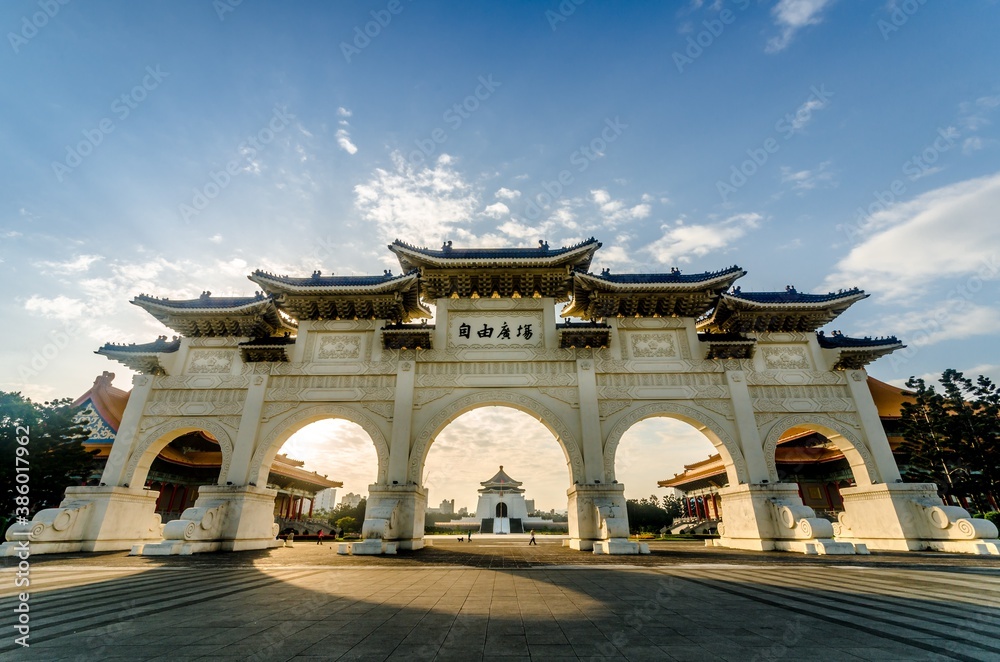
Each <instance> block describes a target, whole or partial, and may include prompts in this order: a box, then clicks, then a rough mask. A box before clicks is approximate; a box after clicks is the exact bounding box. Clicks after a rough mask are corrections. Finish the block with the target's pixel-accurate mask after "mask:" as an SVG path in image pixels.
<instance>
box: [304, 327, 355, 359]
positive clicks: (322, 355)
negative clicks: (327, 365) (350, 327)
mask: <svg viewBox="0 0 1000 662" xmlns="http://www.w3.org/2000/svg"><path fill="white" fill-rule="evenodd" d="M310 340H311V341H312V345H313V347H314V350H313V351H314V354H313V358H314V359H315V360H316V361H358V360H360V359H361V358H362V352H363V345H364V335H363V334H360V333H317V334H315V335H312V334H311V335H310Z"/></svg>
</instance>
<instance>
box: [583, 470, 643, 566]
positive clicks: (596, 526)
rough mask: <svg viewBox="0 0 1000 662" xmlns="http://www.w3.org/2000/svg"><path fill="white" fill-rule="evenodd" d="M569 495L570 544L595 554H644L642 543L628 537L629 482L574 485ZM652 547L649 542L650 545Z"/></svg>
mask: <svg viewBox="0 0 1000 662" xmlns="http://www.w3.org/2000/svg"><path fill="white" fill-rule="evenodd" d="M566 495H567V497H569V535H570V540H569V547H570V549H576V550H580V551H584V552H587V551H593V553H594V554H640V553H642V552H641V547H640V545H639V544H638V543H633V542H629V540H628V534H629V530H628V510H627V509H626V507H625V486H624V485H622V484H620V483H612V484H611V485H600V484H594V485H574V486H573V487H571V488H569V489H568V490H567V491H566ZM646 547H647V550H648V545H647V546H646Z"/></svg>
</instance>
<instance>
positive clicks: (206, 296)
mask: <svg viewBox="0 0 1000 662" xmlns="http://www.w3.org/2000/svg"><path fill="white" fill-rule="evenodd" d="M270 298H271V297H269V296H265V295H264V294H263V293H261V292H258V293H257V294H256V295H255V296H252V297H213V296H212V295H211V293H209V292H205V293H203V294H202V295H201V296H200V297H198V298H197V299H160V298H157V297H152V296H149V295H148V294H140V295H139V296H137V297H136V298H135V299H133V300H132V303H140V302H148V303H154V304H156V305H158V306H163V307H166V308H177V309H179V310H181V309H183V310H215V309H227V308H242V307H243V306H247V305H249V304H253V303H263V302H265V301H268V300H270Z"/></svg>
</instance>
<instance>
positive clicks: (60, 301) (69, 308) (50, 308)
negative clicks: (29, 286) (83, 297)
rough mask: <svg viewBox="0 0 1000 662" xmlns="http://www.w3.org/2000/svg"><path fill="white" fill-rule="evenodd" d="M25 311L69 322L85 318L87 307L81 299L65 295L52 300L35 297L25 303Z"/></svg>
mask: <svg viewBox="0 0 1000 662" xmlns="http://www.w3.org/2000/svg"><path fill="white" fill-rule="evenodd" d="M24 309H25V310H27V311H28V312H29V313H34V314H36V315H41V316H42V317H47V318H49V319H57V320H62V321H65V322H68V321H71V320H77V319H80V318H81V317H83V315H84V313H85V312H86V310H87V306H86V305H85V304H84V302H83V301H80V300H79V299H73V298H70V297H67V296H63V295H59V296H56V297H51V298H46V297H41V296H37V295H34V296H32V297H30V298H29V299H28V300H27V301H25V302H24Z"/></svg>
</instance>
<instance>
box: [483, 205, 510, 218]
mask: <svg viewBox="0 0 1000 662" xmlns="http://www.w3.org/2000/svg"><path fill="white" fill-rule="evenodd" d="M481 213H482V214H483V215H484V216H489V217H490V218H497V219H499V218H503V217H504V216H509V215H510V207H508V206H507V205H505V204H504V203H502V202H494V203H493V204H492V205H486V207H485V208H484V209H483V211H482V212H481Z"/></svg>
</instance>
